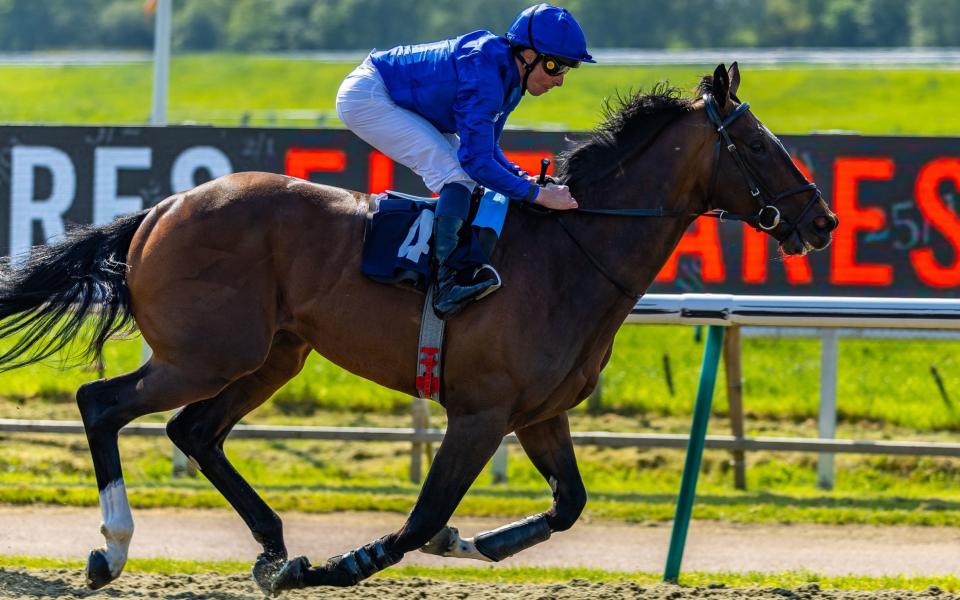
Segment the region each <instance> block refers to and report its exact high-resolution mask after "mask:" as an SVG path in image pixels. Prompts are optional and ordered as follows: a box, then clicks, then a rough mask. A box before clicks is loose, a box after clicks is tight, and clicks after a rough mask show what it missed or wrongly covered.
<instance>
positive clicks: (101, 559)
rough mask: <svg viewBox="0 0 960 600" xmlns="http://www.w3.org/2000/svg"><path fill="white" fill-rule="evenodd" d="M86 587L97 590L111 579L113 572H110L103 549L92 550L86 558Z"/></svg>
mask: <svg viewBox="0 0 960 600" xmlns="http://www.w3.org/2000/svg"><path fill="white" fill-rule="evenodd" d="M86 575H87V587H88V588H90V589H91V590H99V589H100V588H102V587H103V586H105V585H107V584H108V583H110V582H111V581H113V574H111V573H110V565H109V563H107V558H106V557H105V556H104V555H103V551H101V550H94V551H92V552H91V553H90V556H89V557H88V558H87V573H86Z"/></svg>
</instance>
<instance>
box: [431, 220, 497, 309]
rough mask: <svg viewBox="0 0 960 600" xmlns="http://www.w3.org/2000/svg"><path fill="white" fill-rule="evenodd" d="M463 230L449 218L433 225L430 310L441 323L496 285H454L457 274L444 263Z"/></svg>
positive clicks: (494, 282) (488, 283) (490, 282)
mask: <svg viewBox="0 0 960 600" xmlns="http://www.w3.org/2000/svg"><path fill="white" fill-rule="evenodd" d="M462 226H463V219H460V218H457V217H453V216H450V215H438V216H437V217H436V219H434V222H433V256H434V260H435V261H436V264H437V279H436V288H435V289H434V294H433V310H434V312H435V313H437V316H438V317H440V318H441V319H447V318H449V317H452V316H453V315H455V314H457V312H459V311H460V309H461V308H463V307H464V306H465V305H466V304H467V303H468V302H469V301H470V300H473V299H474V298H477V297H478V296H481V295H483V293H484V292H486V291H487V290H488V289H489V288H490V287H491V286H493V285H495V284H497V283H499V282H498V281H493V280H485V281H481V282H479V283H473V284H470V285H460V284H458V283H457V274H458V273H457V271H456V270H454V269H453V268H451V267H450V266H448V265H447V264H446V263H447V259H448V258H450V255H451V254H452V253H453V250H454V249H455V248H456V247H457V242H458V241H459V239H460V235H459V234H460V227H462Z"/></svg>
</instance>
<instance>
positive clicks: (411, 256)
mask: <svg viewBox="0 0 960 600" xmlns="http://www.w3.org/2000/svg"><path fill="white" fill-rule="evenodd" d="M481 194H482V195H481ZM478 196H479V198H480V199H479V202H476V201H475V202H473V203H472V204H473V206H472V207H471V209H472V210H471V212H475V215H474V217H473V219H472V221H471V222H472V223H473V227H463V228H461V240H460V244H459V246H458V247H457V249H456V250H454V252H453V253H452V254H451V255H450V257H449V258H448V259H447V261H448V263H449V265H450V266H451V267H453V268H454V269H456V270H457V271H458V272H459V273H461V274H462V275H463V276H464V277H466V278H468V279H469V278H471V277H472V278H473V280H474V281H476V278H478V277H484V276H490V275H491V274H492V275H495V276H496V277H497V285H496V286H492V287H490V288H487V289H488V290H489V291H493V290H495V289H496V288H498V287H499V283H500V282H499V278H500V276H499V275H498V274H497V273H496V271H494V270H493V269H483V265H485V264H487V263H488V262H489V260H490V259H489V255H490V254H492V253H493V243H494V242H496V238H498V237H499V236H500V232H501V230H502V229H503V223H504V221H505V220H506V218H507V206H508V200H507V198H506V197H505V196H503V195H502V194H497V193H495V192H490V191H488V192H486V193H482V192H481V191H478V192H477V193H475V194H474V200H476V198H477V197H478ZM375 200H376V203H377V206H376V210H375V211H373V212H372V213H369V214H368V215H367V229H366V232H365V235H364V240H363V254H362V256H361V259H360V270H361V271H362V272H363V273H364V274H365V275H367V276H368V277H370V278H371V279H373V280H375V281H379V282H382V283H391V284H410V285H413V286H414V287H416V288H418V289H420V290H422V291H426V297H425V298H424V305H423V315H422V318H421V319H420V342H419V344H418V345H417V373H416V377H415V379H414V381H415V384H414V386H415V387H416V389H417V393H418V394H419V395H420V397H421V398H430V399H433V400H436V401H438V402H439V401H440V390H441V379H442V377H443V355H442V351H441V349H442V348H443V330H444V321H443V320H441V319H440V318H439V317H437V315H436V314H435V313H434V312H433V286H432V285H430V284H431V282H432V281H431V279H432V273H431V268H430V267H431V265H430V258H431V254H432V253H431V251H430V243H431V237H432V235H433V218H434V217H433V211H434V209H435V208H436V204H437V201H436V200H435V199H433V198H422V197H419V196H410V195H408V194H402V193H399V192H393V191H387V192H385V193H383V194H380V195H379V196H378V197H377V198H376V199H375ZM491 231H492V232H493V233H494V235H492V236H486V235H485V236H484V238H485V239H484V240H483V241H481V240H480V234H479V233H478V232H483V233H484V234H489V233H491ZM464 238H466V239H464ZM458 283H461V284H462V285H468V284H469V283H470V281H461V282H458Z"/></svg>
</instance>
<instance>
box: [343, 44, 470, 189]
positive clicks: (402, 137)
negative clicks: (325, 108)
mask: <svg viewBox="0 0 960 600" xmlns="http://www.w3.org/2000/svg"><path fill="white" fill-rule="evenodd" d="M337 115H338V116H339V117H340V120H341V121H343V123H344V124H345V125H346V126H347V127H349V128H350V130H351V131H353V132H354V133H355V134H357V136H359V137H360V139H362V140H363V141H365V142H366V143H368V144H370V145H371V146H373V147H374V148H376V149H377V150H379V151H381V152H383V153H384V154H386V155H387V156H389V157H390V158H392V159H393V160H394V161H396V162H398V163H400V164H402V165H403V166H405V167H407V168H408V169H410V170H411V171H413V172H414V173H416V174H417V175H419V176H420V177H422V178H423V182H424V183H425V184H426V186H427V188H429V189H430V190H431V191H432V192H434V193H440V189H441V188H442V187H443V186H444V185H446V184H448V183H453V182H457V183H460V184H462V185H464V186H466V187H467V188H469V189H471V190H472V189H473V188H474V187H475V186H476V183H475V182H474V181H473V180H471V179H470V176H469V175H467V174H466V173H465V172H464V171H463V169H462V168H461V167H460V160H459V159H458V158H457V148H459V147H460V138H458V137H457V136H456V135H455V134H452V133H447V134H444V133H440V132H439V131H438V130H437V128H436V127H434V126H433V125H431V124H430V122H429V121H427V120H426V119H424V118H423V117H421V116H420V115H418V114H416V113H413V112H411V111H409V110H407V109H405V108H401V107H400V106H397V104H396V103H395V102H394V101H393V99H392V98H391V97H390V94H389V93H388V92H387V87H386V85H385V84H384V82H383V78H382V77H381V76H380V73H379V72H378V71H377V68H376V67H374V66H373V63H372V62H371V61H370V57H367V58H366V59H365V60H364V61H363V62H362V63H361V64H360V66H359V67H357V68H356V69H354V70H353V71H352V72H351V73H350V74H349V75H347V77H346V79H344V80H343V83H342V84H340V89H339V90H338V91H337Z"/></svg>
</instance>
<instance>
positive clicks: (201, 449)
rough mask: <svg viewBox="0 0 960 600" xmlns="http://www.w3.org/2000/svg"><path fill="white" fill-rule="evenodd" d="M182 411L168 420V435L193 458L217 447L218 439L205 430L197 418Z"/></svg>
mask: <svg viewBox="0 0 960 600" xmlns="http://www.w3.org/2000/svg"><path fill="white" fill-rule="evenodd" d="M184 412H185V411H180V412H178V413H177V414H175V415H174V416H173V418H172V419H170V421H168V422H167V437H168V438H170V441H171V442H173V444H174V445H175V446H176V447H177V448H179V449H180V450H182V451H183V453H184V454H186V455H187V456H190V457H191V458H194V459H196V458H198V457H199V455H201V454H204V453H205V452H207V451H209V450H211V449H213V448H216V446H217V442H218V440H217V439H215V438H214V436H213V435H211V434H210V433H208V432H206V431H204V430H203V427H202V425H201V424H199V423H197V420H196V419H195V418H190V417H189V416H185V415H184Z"/></svg>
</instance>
